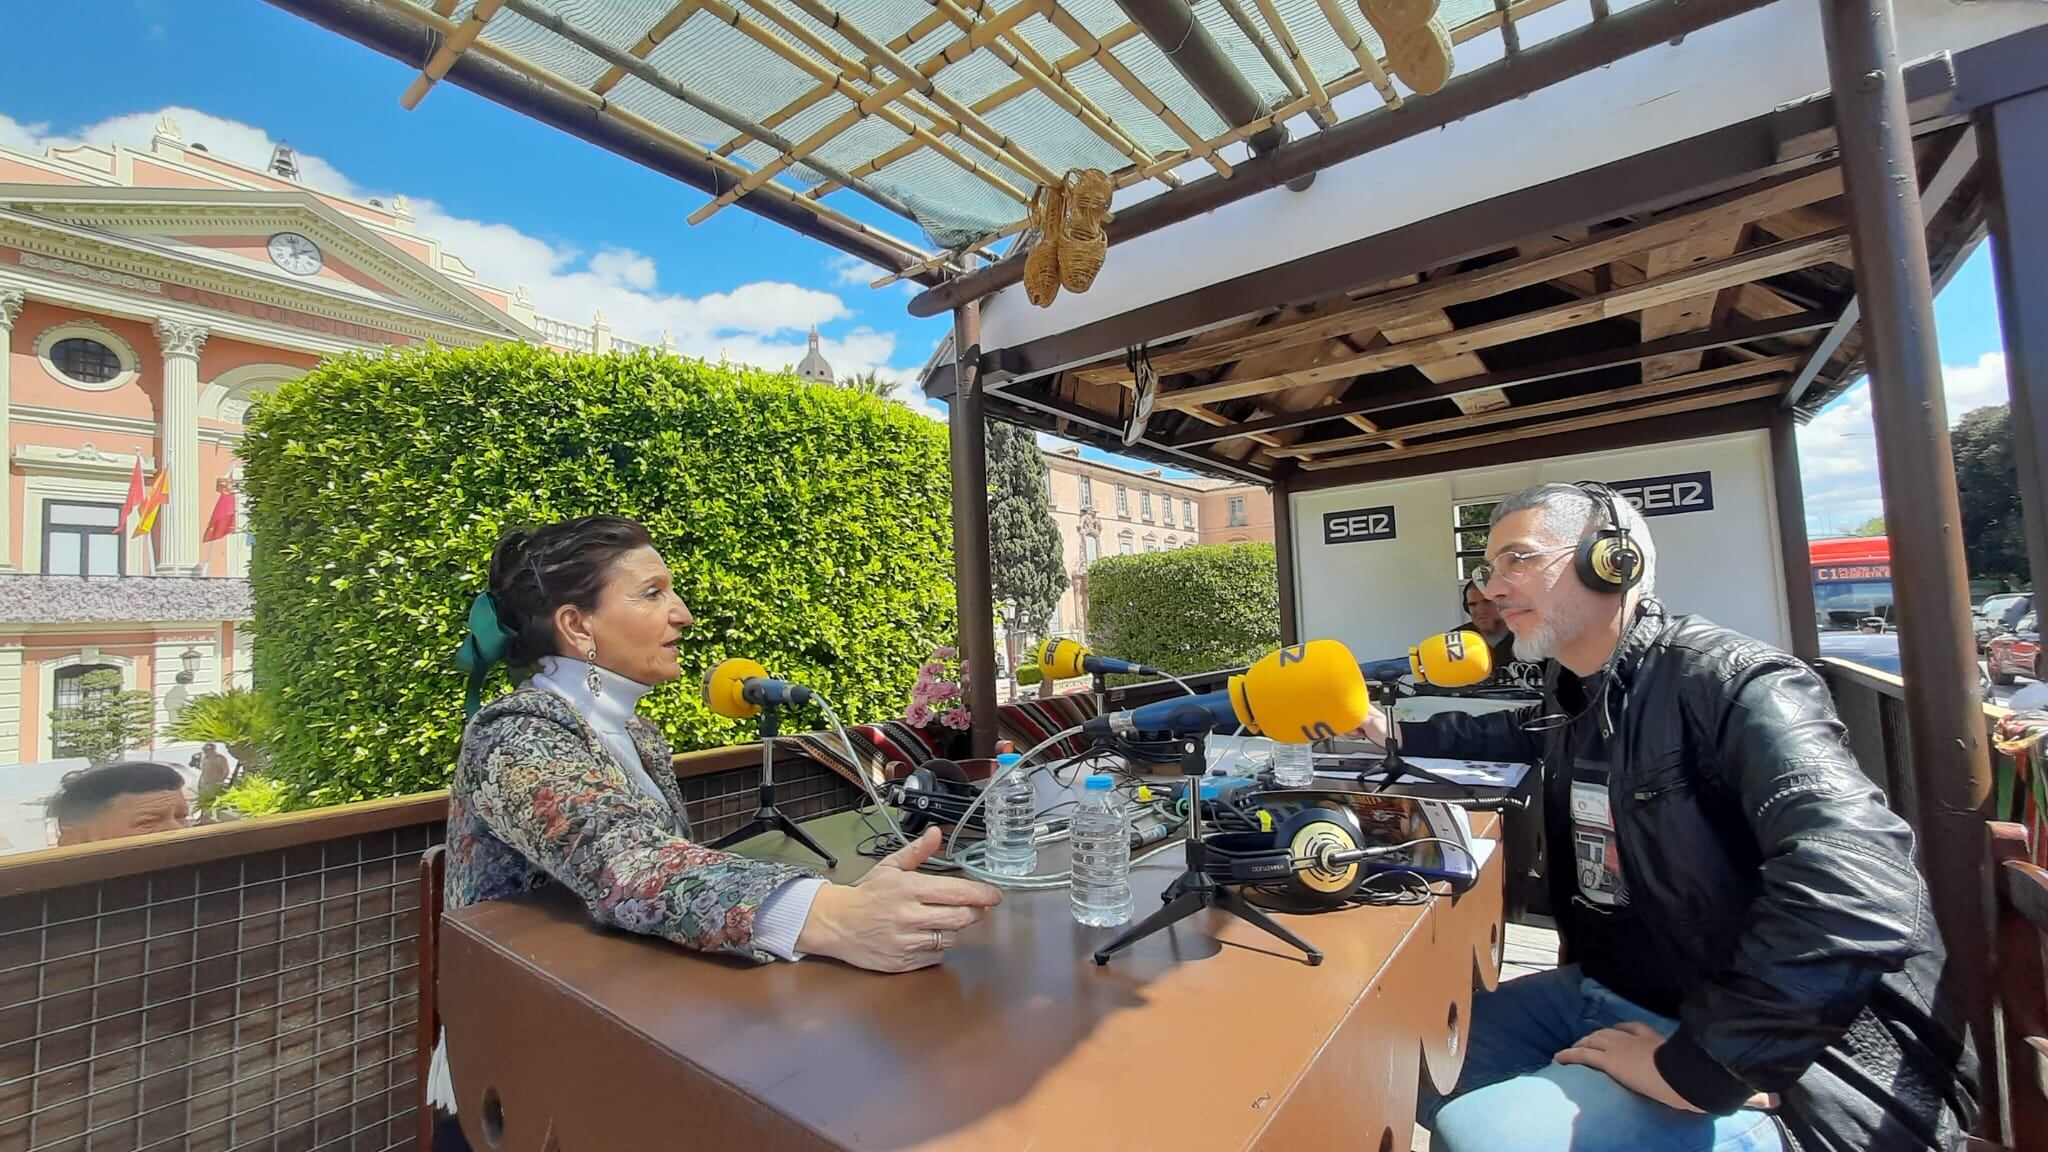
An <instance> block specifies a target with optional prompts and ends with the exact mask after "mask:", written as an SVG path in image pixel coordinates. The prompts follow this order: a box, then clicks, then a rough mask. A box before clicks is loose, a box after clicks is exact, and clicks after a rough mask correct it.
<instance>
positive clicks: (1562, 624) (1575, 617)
mask: <svg viewBox="0 0 2048 1152" xmlns="http://www.w3.org/2000/svg"><path fill="white" fill-rule="evenodd" d="M1602 610H1603V605H1601V604H1599V603H1598V602H1597V601H1586V602H1583V603H1565V604H1559V605H1558V606H1557V607H1556V608H1555V609H1553V610H1552V611H1551V612H1548V613H1545V614H1544V616H1543V619H1542V622H1541V623H1539V624H1537V625H1536V626H1535V627H1534V628H1531V629H1530V630H1529V631H1528V633H1527V634H1526V635H1524V634H1523V633H1521V632H1516V633H1515V659H1517V660H1526V661H1528V662H1529V663H1531V664H1534V663H1537V662H1539V661H1543V660H1554V659H1556V658H1557V653H1558V650H1559V649H1561V648H1563V647H1564V645H1565V641H1566V639H1567V638H1568V637H1572V636H1577V635H1578V634H1579V633H1580V632H1582V631H1584V630H1585V628H1586V627H1587V626H1588V625H1589V624H1591V623H1593V622H1594V620H1595V619H1597V618H1598V617H1599V615H1600V613H1601V611H1602Z"/></svg>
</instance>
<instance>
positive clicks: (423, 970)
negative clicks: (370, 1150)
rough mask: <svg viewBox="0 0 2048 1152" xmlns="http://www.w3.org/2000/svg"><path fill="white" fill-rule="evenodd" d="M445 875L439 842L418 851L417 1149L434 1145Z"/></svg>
mask: <svg viewBox="0 0 2048 1152" xmlns="http://www.w3.org/2000/svg"><path fill="white" fill-rule="evenodd" d="M447 878H448V850H447V849H446V848H444V847H442V846H441V845H439V844H436V845H434V846H433V847H431V848H429V849H427V850H426V851H425V852H423V853H421V854H420V921H419V945H420V971H419V984H420V994H419V1023H418V1051H416V1052H415V1053H414V1055H413V1067H414V1078H415V1080H416V1083H415V1084H414V1092H413V1102H414V1104H415V1105H417V1106H418V1109H419V1111H418V1112H417V1113H416V1114H415V1120H416V1125H417V1126H416V1128H415V1131H416V1132H417V1133H418V1140H419V1144H418V1147H419V1150H420V1152H428V1150H429V1149H431V1148H433V1146H434V1106H433V1105H432V1104H430V1103H428V1102H427V1081H428V1079H429V1078H430V1077H431V1076H432V1075H433V1070H434V1048H435V1046H436V1045H438V1044H439V1043H440V1040H441V1005H440V997H439V995H438V994H437V993H438V992H439V989H440V984H439V981H440V976H441V908H442V899H443V892H444V885H445V883H446V881H447Z"/></svg>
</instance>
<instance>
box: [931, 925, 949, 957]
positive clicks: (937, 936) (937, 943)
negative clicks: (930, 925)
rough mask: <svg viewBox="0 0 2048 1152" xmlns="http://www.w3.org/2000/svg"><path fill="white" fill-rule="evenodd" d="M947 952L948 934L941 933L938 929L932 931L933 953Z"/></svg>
mask: <svg viewBox="0 0 2048 1152" xmlns="http://www.w3.org/2000/svg"><path fill="white" fill-rule="evenodd" d="M945 950H946V934H945V933H944V932H941V931H939V930H938V929H937V928H934V929H932V951H934V952H944V951H945Z"/></svg>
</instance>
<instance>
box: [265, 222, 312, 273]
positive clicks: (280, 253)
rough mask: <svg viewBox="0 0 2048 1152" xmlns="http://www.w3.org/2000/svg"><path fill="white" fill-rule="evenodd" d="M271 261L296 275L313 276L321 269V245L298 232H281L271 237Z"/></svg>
mask: <svg viewBox="0 0 2048 1152" xmlns="http://www.w3.org/2000/svg"><path fill="white" fill-rule="evenodd" d="M270 262H271V263H273V264H275V265H277V266H278V267H279V268H282V269H284V270H285V271H287V272H289V273H291V274H292V275H294V276H311V275H312V274H313V273H315V272H318V271H319V270H320V262H321V258H320V247H319V245H317V244H315V243H313V242H312V241H311V240H308V239H306V238H305V237H304V236H301V235H299V234H298V233H297V232H279V233H278V234H277V235H275V236H272V237H271V238H270Z"/></svg>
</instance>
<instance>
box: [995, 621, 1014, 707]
mask: <svg viewBox="0 0 2048 1152" xmlns="http://www.w3.org/2000/svg"><path fill="white" fill-rule="evenodd" d="M996 610H997V611H998V612H1001V613H1002V616H1003V654H1004V655H1005V656H1006V657H1008V664H1009V668H1008V671H1009V673H1010V677H1009V685H1010V687H1009V693H1008V694H1009V699H1011V700H1015V699H1016V698H1017V631H1016V629H1017V602H1016V601H1014V600H1005V601H1003V602H1002V603H1001V604H999V605H997V606H996Z"/></svg>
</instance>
